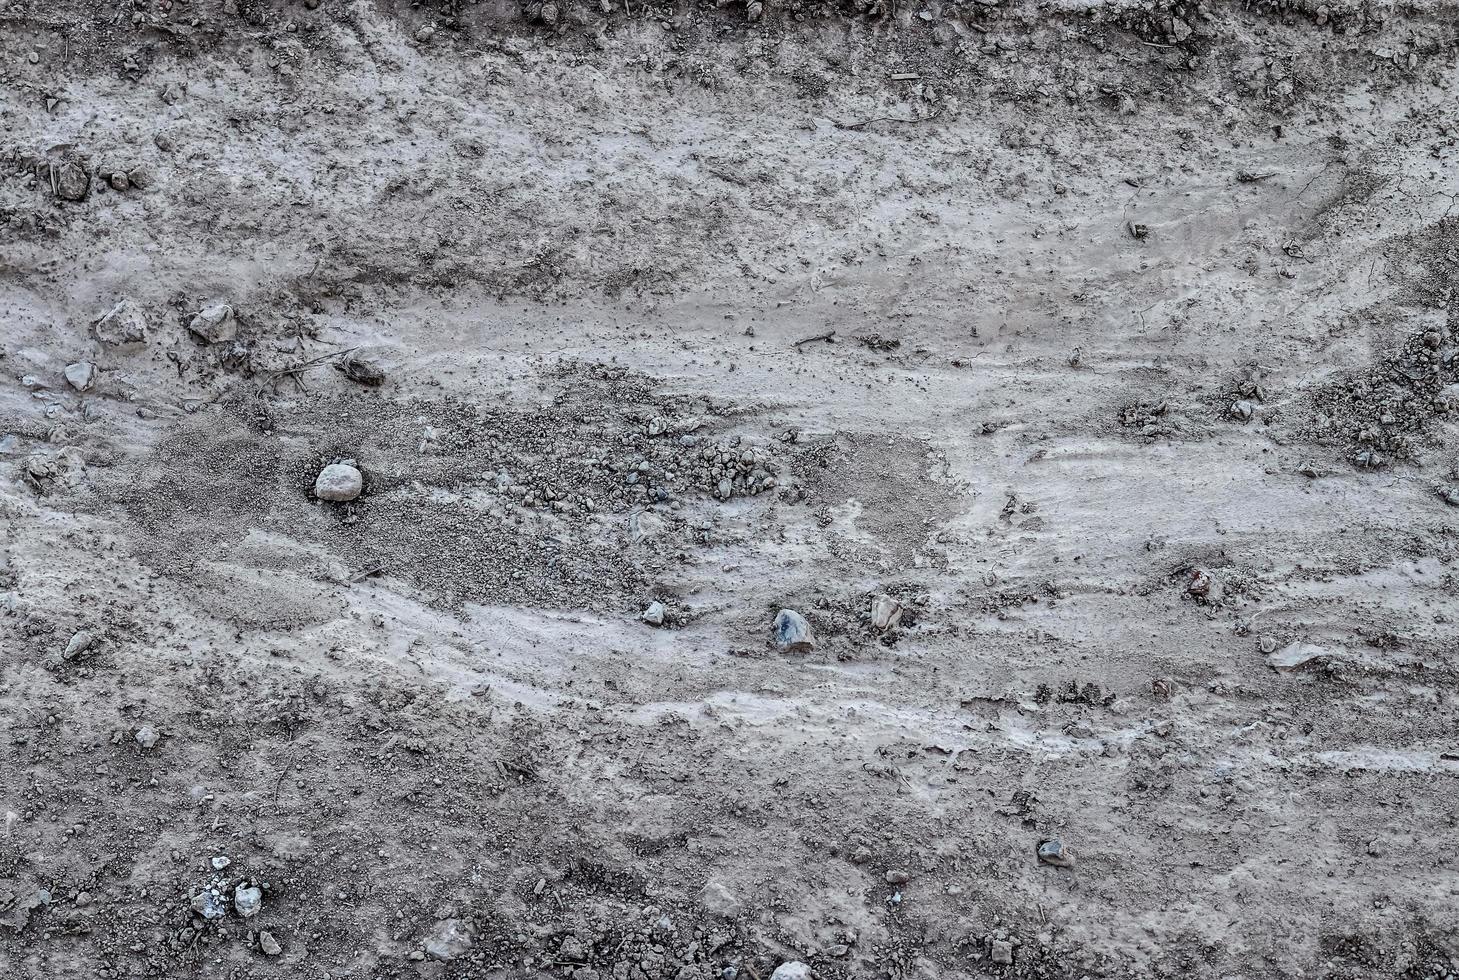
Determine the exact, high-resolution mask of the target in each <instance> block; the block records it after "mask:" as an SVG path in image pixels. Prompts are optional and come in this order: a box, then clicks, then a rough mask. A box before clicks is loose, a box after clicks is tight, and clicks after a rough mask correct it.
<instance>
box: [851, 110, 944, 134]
mask: <svg viewBox="0 0 1459 980" xmlns="http://www.w3.org/2000/svg"><path fill="white" fill-rule="evenodd" d="M941 115H942V113H941V112H934V113H933V114H932V115H930V116H922V117H921V118H917V117H913V118H911V119H908V118H906V117H905V116H872V117H871V118H870V119H863V120H861V121H860V122H842V121H841V120H839V119H832V120H831V125H833V126H835V127H836V128H837V129H850V130H856V131H860V130H862V129H865V128H866V127H867V126H870V125H871V124H872V123H874V122H897V123H924V122H931V121H932V120H934V119H936V118H937V117H938V116H941Z"/></svg>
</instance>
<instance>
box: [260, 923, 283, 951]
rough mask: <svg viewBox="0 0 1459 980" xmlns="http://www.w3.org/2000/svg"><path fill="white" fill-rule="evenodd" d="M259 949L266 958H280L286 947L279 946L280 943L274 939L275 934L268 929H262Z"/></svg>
mask: <svg viewBox="0 0 1459 980" xmlns="http://www.w3.org/2000/svg"><path fill="white" fill-rule="evenodd" d="M258 948H259V949H261V950H262V951H263V955H265V956H278V955H279V954H280V953H282V952H283V951H284V947H282V946H280V945H279V941H278V940H277V939H275V938H274V934H273V933H271V932H269V931H268V930H267V929H260V930H259V931H258Z"/></svg>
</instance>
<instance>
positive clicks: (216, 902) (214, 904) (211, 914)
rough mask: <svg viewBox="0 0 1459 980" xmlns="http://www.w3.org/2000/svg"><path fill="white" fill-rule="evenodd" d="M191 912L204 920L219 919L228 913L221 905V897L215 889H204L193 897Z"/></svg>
mask: <svg viewBox="0 0 1459 980" xmlns="http://www.w3.org/2000/svg"><path fill="white" fill-rule="evenodd" d="M192 910H193V911H194V912H196V913H198V914H199V915H201V916H202V917H203V918H205V919H221V918H222V917H223V916H224V915H226V914H227V911H228V910H227V909H226V908H225V907H224V905H223V896H222V895H220V894H219V893H218V890H217V889H216V888H204V889H203V890H202V891H201V892H199V893H198V894H196V895H194V896H193V899H192Z"/></svg>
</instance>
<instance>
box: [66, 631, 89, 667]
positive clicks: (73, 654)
mask: <svg viewBox="0 0 1459 980" xmlns="http://www.w3.org/2000/svg"><path fill="white" fill-rule="evenodd" d="M94 646H96V634H94V633H92V632H91V631H90V630H77V631H76V632H75V633H72V634H71V639H70V640H68V641H67V643H66V649H65V650H63V651H62V652H61V659H62V660H75V659H76V658H77V657H79V656H81V655H82V654H84V653H86V652H87V651H88V650H90V649H91V648H92V647H94Z"/></svg>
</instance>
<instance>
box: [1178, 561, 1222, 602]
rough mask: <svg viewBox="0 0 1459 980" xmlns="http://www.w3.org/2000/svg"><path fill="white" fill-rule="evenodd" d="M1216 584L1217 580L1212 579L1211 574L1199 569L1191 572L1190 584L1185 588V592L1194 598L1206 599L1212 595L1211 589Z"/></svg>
mask: <svg viewBox="0 0 1459 980" xmlns="http://www.w3.org/2000/svg"><path fill="white" fill-rule="evenodd" d="M1215 584H1216V580H1215V579H1214V578H1212V577H1211V573H1210V572H1208V571H1206V570H1205V569H1204V568H1197V569H1196V570H1195V571H1193V572H1191V580H1190V584H1189V585H1187V586H1186V587H1185V590H1186V591H1187V592H1189V593H1190V594H1191V595H1193V596H1198V597H1200V598H1205V597H1207V596H1209V595H1210V594H1211V587H1212V586H1213V585H1215Z"/></svg>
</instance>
